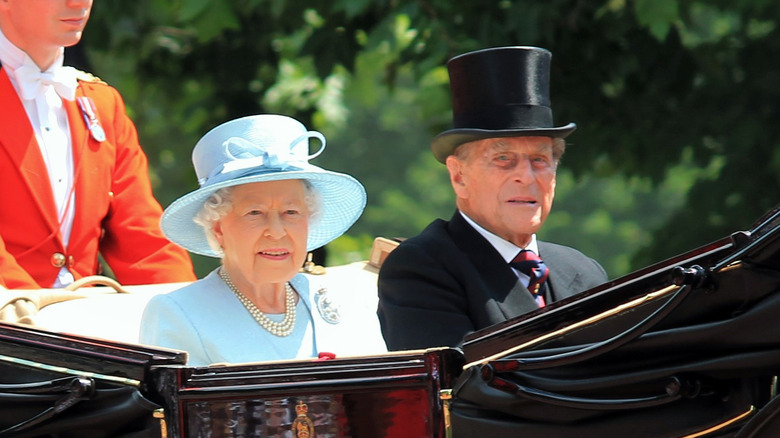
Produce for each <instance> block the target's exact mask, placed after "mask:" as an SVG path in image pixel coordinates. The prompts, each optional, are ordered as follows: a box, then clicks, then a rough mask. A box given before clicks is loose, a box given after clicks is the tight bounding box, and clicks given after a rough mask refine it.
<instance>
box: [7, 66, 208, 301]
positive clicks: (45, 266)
mask: <svg viewBox="0 0 780 438" xmlns="http://www.w3.org/2000/svg"><path fill="white" fill-rule="evenodd" d="M76 96H88V97H90V98H92V100H93V101H94V102H95V106H96V107H97V113H98V118H99V120H100V124H101V125H102V127H103V129H104V130H105V134H106V139H105V140H104V141H102V142H98V141H96V140H95V139H93V138H92V137H91V136H90V133H89V131H88V129H87V125H86V122H85V121H84V117H83V116H82V113H81V110H80V109H79V106H78V104H77V102H75V101H73V102H71V101H67V100H63V105H64V106H65V108H66V110H67V114H68V123H69V124H70V130H71V136H72V145H73V162H74V186H75V193H76V202H75V218H74V222H73V229H72V231H71V236H70V242H69V245H68V247H67V248H66V247H65V246H64V245H63V243H62V239H61V235H60V224H59V219H58V217H57V210H56V207H55V202H54V196H53V194H52V190H51V185H50V183H49V176H48V173H47V170H46V165H45V164H44V161H43V157H42V156H41V153H40V148H39V147H38V144H37V142H36V140H35V134H34V131H33V128H32V127H31V126H30V121H29V119H28V118H27V114H26V113H25V111H24V107H23V106H22V102H21V100H20V98H19V97H18V95H17V94H16V91H15V90H14V88H13V85H11V82H10V80H9V79H8V75H7V74H6V72H5V70H4V69H0V199H1V200H2V202H1V203H0V204H1V206H0V285H3V286H5V287H7V288H38V287H51V286H52V285H53V284H54V281H55V279H56V277H57V272H59V270H60V267H61V266H63V265H65V266H67V267H68V269H69V270H70V272H72V273H73V275H74V277H75V278H77V279H78V278H81V277H83V276H87V275H94V274H96V273H97V271H98V252H100V254H101V255H102V256H103V258H104V259H105V261H106V262H107V263H108V265H109V266H110V267H111V270H112V271H113V273H114V275H115V276H116V278H117V280H119V282H120V283H123V284H148V283H167V282H179V281H192V280H195V274H194V273H193V269H192V262H191V261H190V258H189V255H188V254H187V252H186V251H184V250H183V249H181V248H179V247H178V246H175V245H174V244H172V243H170V242H169V241H168V240H167V239H166V238H165V237H164V236H163V234H162V232H161V231H160V228H159V221H160V215H161V213H162V209H161V208H160V205H159V203H158V202H157V201H156V200H155V199H154V196H153V194H152V188H151V184H150V182H149V172H148V165H147V159H146V155H145V154H144V152H143V150H142V149H141V146H140V145H139V144H138V134H137V132H136V129H135V126H134V125H133V123H132V121H131V120H130V118H129V117H127V115H126V113H125V106H124V102H123V101H122V98H121V96H120V95H119V93H118V92H117V91H116V90H115V89H114V88H112V87H110V86H108V85H106V84H105V83H102V82H100V81H97V80H95V81H83V80H82V81H79V87H78V90H77V92H76Z"/></svg>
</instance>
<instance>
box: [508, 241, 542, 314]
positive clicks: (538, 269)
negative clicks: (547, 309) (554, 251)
mask: <svg viewBox="0 0 780 438" xmlns="http://www.w3.org/2000/svg"><path fill="white" fill-rule="evenodd" d="M509 265H510V266H512V267H513V268H515V269H517V270H518V271H520V272H522V273H523V274H525V275H527V276H528V277H529V278H530V281H529V283H528V290H529V291H530V292H531V295H533V296H534V299H535V300H536V303H537V304H539V307H544V306H545V302H544V294H543V293H542V288H541V286H542V285H543V284H544V282H545V280H547V275H549V273H550V269H549V268H547V266H546V265H545V264H544V262H543V261H542V259H540V258H539V256H537V255H536V254H535V253H534V252H533V251H530V250H523V251H520V252H519V253H518V254H517V255H516V256H515V258H514V259H512V261H511V262H509Z"/></svg>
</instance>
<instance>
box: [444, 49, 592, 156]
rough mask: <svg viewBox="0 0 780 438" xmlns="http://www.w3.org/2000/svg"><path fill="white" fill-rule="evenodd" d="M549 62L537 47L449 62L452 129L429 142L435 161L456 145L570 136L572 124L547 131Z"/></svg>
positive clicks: (550, 121) (548, 55) (479, 53)
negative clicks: (505, 138)
mask: <svg viewBox="0 0 780 438" xmlns="http://www.w3.org/2000/svg"><path fill="white" fill-rule="evenodd" d="M551 58H552V54H551V53H550V52H549V51H547V50H545V49H541V48H538V47H496V48H490V49H484V50H477V51H475V52H469V53H464V54H462V55H458V56H456V57H454V58H452V59H450V61H449V62H448V63H447V69H448V70H449V74H450V92H451V93H452V121H453V129H450V130H448V131H444V132H442V133H440V134H439V135H437V136H436V137H435V138H434V139H433V141H432V142H431V150H432V151H433V155H434V156H435V157H436V159H437V160H439V161H440V162H442V163H444V162H445V161H446V160H447V156H448V155H450V154H452V153H453V151H455V148H457V147H458V146H460V145H461V144H463V143H468V142H470V141H474V140H480V139H483V138H492V137H521V136H543V137H560V138H564V137H566V136H567V135H569V134H571V133H572V131H574V130H575V129H576V128H577V125H575V124H574V123H569V124H568V125H566V126H561V127H557V128H556V127H553V115H552V108H550V59H551Z"/></svg>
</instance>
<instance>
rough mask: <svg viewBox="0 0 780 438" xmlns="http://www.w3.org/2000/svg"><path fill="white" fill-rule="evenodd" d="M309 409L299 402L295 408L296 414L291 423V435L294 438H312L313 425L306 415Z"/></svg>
mask: <svg viewBox="0 0 780 438" xmlns="http://www.w3.org/2000/svg"><path fill="white" fill-rule="evenodd" d="M308 412H309V407H308V406H307V405H306V403H304V402H303V401H301V400H298V404H297V405H296V406H295V413H296V414H298V416H297V417H295V420H293V423H292V433H293V436H294V437H295V438H314V423H312V421H311V418H309V416H308V415H307V414H308Z"/></svg>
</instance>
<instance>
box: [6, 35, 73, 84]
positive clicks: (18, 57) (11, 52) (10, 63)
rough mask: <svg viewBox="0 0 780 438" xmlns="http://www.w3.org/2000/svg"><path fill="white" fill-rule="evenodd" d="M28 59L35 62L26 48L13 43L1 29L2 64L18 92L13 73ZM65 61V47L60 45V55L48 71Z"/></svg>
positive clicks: (60, 65)
mask: <svg viewBox="0 0 780 438" xmlns="http://www.w3.org/2000/svg"><path fill="white" fill-rule="evenodd" d="M28 59H29V61H28V62H31V63H33V64H35V62H34V61H33V60H32V59H30V56H29V55H28V54H27V53H26V52H25V51H24V50H22V49H20V48H19V47H17V46H16V45H15V44H14V43H12V42H11V41H10V40H9V39H8V38H7V37H6V36H5V34H4V33H3V30H2V29H0V64H2V65H3V69H5V70H6V73H7V75H8V77H9V78H10V79H11V83H12V84H13V86H14V89H16V92H17V93H18V92H19V84H17V82H16V78H15V77H14V74H13V73H14V72H15V71H16V69H18V68H19V67H21V66H22V65H24V63H25V61H27V60H28ZM64 62H65V48H64V47H60V54H59V56H57V59H55V60H54V63H53V64H52V65H51V66H50V67H49V68H48V69H47V71H53V70H54V69H56V68H59V67H62V65H63V63H64Z"/></svg>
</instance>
